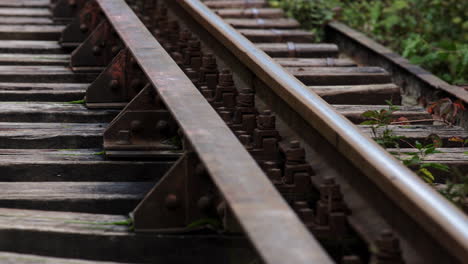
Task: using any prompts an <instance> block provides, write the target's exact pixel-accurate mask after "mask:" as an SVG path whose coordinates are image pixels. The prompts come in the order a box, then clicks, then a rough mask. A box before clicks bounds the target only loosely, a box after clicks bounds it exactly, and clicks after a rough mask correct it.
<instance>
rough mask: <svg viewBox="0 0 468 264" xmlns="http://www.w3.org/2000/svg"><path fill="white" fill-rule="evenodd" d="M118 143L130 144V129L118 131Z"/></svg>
mask: <svg viewBox="0 0 468 264" xmlns="http://www.w3.org/2000/svg"><path fill="white" fill-rule="evenodd" d="M117 138H118V140H117V142H116V143H117V145H128V144H130V131H128V130H120V131H119V132H118V133H117Z"/></svg>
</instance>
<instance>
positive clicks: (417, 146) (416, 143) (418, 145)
mask: <svg viewBox="0 0 468 264" xmlns="http://www.w3.org/2000/svg"><path fill="white" fill-rule="evenodd" d="M414 146H415V147H416V148H417V149H419V150H421V149H422V148H423V145H422V144H421V142H419V141H416V142H415V143H414Z"/></svg>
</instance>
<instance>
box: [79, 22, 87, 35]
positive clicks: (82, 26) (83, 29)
mask: <svg viewBox="0 0 468 264" xmlns="http://www.w3.org/2000/svg"><path fill="white" fill-rule="evenodd" d="M80 30H81V32H83V33H85V32H87V31H88V26H87V25H86V24H84V23H83V24H81V25H80Z"/></svg>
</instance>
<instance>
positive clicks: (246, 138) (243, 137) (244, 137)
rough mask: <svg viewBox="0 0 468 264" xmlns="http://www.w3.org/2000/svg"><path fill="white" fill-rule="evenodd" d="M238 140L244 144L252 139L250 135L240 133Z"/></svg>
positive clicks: (248, 143) (247, 143) (246, 144)
mask: <svg viewBox="0 0 468 264" xmlns="http://www.w3.org/2000/svg"><path fill="white" fill-rule="evenodd" d="M239 141H240V142H241V143H242V145H244V146H248V145H250V143H251V141H252V136H250V135H240V136H239Z"/></svg>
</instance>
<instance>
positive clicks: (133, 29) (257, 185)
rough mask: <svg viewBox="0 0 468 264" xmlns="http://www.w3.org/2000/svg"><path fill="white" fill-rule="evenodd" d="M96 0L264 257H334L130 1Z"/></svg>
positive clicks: (316, 260) (288, 260) (299, 260)
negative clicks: (147, 27) (312, 233)
mask: <svg viewBox="0 0 468 264" xmlns="http://www.w3.org/2000/svg"><path fill="white" fill-rule="evenodd" d="M96 2H97V3H98V4H99V6H100V9H101V11H102V12H103V13H104V15H105V17H106V18H107V21H108V22H109V23H110V24H111V25H112V27H113V28H114V30H115V31H116V32H117V34H118V35H119V36H120V39H121V40H122V42H123V43H124V44H125V46H126V47H127V49H128V50H129V51H130V53H131V54H132V56H133V58H134V59H135V61H136V62H137V63H138V65H139V66H140V68H141V69H142V70H143V71H144V73H145V74H146V77H147V78H148V80H149V82H150V83H151V84H152V86H153V87H154V89H155V91H156V93H157V94H158V95H159V96H160V98H161V99H162V100H163V101H164V103H165V105H166V106H167V108H168V110H169V111H170V113H171V114H172V116H173V117H174V119H175V120H176V121H177V123H178V125H179V127H180V128H181V129H182V131H184V135H185V138H186V139H187V140H188V141H189V142H190V145H191V146H192V147H193V149H194V151H195V152H196V154H197V155H198V157H199V159H200V160H201V162H202V163H203V164H204V166H205V168H206V170H207V171H208V172H209V175H210V176H211V178H212V180H213V181H214V183H215V184H216V186H217V188H218V189H219V190H220V191H221V193H222V195H223V197H224V199H225V200H226V201H227V203H228V205H229V208H231V209H232V211H233V213H234V215H235V216H236V219H237V220H238V222H239V223H240V225H241V227H242V229H243V230H244V231H245V234H246V235H247V237H248V238H249V239H250V241H251V242H252V244H253V245H254V247H255V249H256V250H257V252H258V253H259V255H260V256H261V258H262V259H263V261H264V262H265V263H278V264H284V263H290V264H296V263H297V264H299V263H301V264H305V263H332V261H331V260H330V258H329V257H328V255H327V254H326V253H324V251H323V249H322V248H321V246H320V245H319V244H318V243H317V241H316V240H315V239H314V238H313V237H312V236H311V235H310V233H309V232H308V230H307V229H306V228H305V226H304V225H303V224H302V223H301V222H300V220H299V219H298V217H297V216H296V215H295V213H294V212H293V211H292V210H291V208H290V207H289V206H288V205H287V204H286V202H285V201H284V200H283V198H281V196H280V195H279V193H278V192H277V191H276V189H275V188H274V187H273V185H272V184H271V182H270V181H269V180H268V178H267V177H266V176H265V174H264V173H263V172H262V171H261V169H260V168H259V166H258V165H257V164H256V162H255V161H254V160H253V159H252V158H251V156H250V155H249V153H248V152H247V151H246V150H245V149H244V147H243V146H242V145H241V143H240V142H239V141H238V140H237V138H236V137H235V136H234V134H233V133H232V132H231V131H230V130H229V128H228V127H227V125H226V124H225V123H224V122H223V120H222V119H221V118H220V117H219V116H218V114H217V113H216V112H215V111H214V110H213V109H212V107H211V106H210V105H209V104H208V102H207V101H206V100H205V98H204V97H203V96H202V95H201V94H200V93H199V92H198V90H197V89H196V87H195V86H194V85H193V84H192V82H191V81H190V80H189V79H188V78H187V77H186V75H185V74H184V73H183V71H182V70H181V69H180V68H179V67H178V66H177V65H176V64H175V63H174V61H173V60H172V58H171V57H170V56H169V55H168V54H167V53H166V51H165V50H164V49H163V48H162V47H161V45H160V44H159V43H158V42H157V41H156V40H155V39H154V37H153V36H152V35H151V33H150V32H149V31H148V30H147V29H146V28H145V26H144V25H143V24H142V23H141V22H140V20H139V19H138V18H137V17H136V15H135V14H134V13H133V11H132V10H131V9H130V8H129V6H128V5H127V4H126V3H125V2H124V1H123V0H96ZM227 150H228V151H227ZM265 223H268V224H265Z"/></svg>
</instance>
